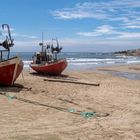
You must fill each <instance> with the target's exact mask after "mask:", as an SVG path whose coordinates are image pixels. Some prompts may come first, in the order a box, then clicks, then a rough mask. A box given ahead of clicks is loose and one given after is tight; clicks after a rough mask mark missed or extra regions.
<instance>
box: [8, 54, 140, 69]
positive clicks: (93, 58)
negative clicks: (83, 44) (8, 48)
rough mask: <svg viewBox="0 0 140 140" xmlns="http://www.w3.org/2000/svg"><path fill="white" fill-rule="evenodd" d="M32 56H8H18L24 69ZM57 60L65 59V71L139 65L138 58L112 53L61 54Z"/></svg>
mask: <svg viewBox="0 0 140 140" xmlns="http://www.w3.org/2000/svg"><path fill="white" fill-rule="evenodd" d="M33 54H34V52H11V54H10V56H14V55H18V56H20V57H21V58H22V60H23V62H24V68H28V67H29V64H30V63H31V62H32V56H33ZM58 58H66V59H67V61H68V67H67V70H93V69H95V68H97V67H102V66H112V65H113V66H115V65H125V64H134V63H140V57H136V56H122V55H115V54H114V53H92V52H62V53H60V54H59V55H58Z"/></svg>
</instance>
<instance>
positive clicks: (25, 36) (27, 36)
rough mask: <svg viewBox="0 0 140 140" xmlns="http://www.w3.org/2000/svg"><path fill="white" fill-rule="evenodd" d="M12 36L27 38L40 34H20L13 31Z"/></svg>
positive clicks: (35, 37)
mask: <svg viewBox="0 0 140 140" xmlns="http://www.w3.org/2000/svg"><path fill="white" fill-rule="evenodd" d="M12 36H13V37H16V38H25V39H37V38H38V36H33V35H26V34H18V33H12Z"/></svg>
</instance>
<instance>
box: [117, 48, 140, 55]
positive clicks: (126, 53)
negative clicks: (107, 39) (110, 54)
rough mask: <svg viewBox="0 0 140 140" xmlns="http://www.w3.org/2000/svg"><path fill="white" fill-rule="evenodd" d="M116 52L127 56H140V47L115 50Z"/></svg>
mask: <svg viewBox="0 0 140 140" xmlns="http://www.w3.org/2000/svg"><path fill="white" fill-rule="evenodd" d="M114 54H122V55H126V56H140V49H135V50H126V51H119V52H115V53H114Z"/></svg>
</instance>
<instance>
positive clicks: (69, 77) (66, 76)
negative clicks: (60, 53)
mask: <svg viewBox="0 0 140 140" xmlns="http://www.w3.org/2000/svg"><path fill="white" fill-rule="evenodd" d="M30 74H31V75H33V76H39V77H43V78H53V79H68V80H77V79H78V78H77V77H73V76H69V75H66V74H61V75H57V76H55V75H48V74H44V73H36V72H31V73H30Z"/></svg>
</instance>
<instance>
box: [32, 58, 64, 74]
mask: <svg viewBox="0 0 140 140" xmlns="http://www.w3.org/2000/svg"><path fill="white" fill-rule="evenodd" d="M30 67H31V68H32V69H33V70H35V71H36V72H38V73H42V74H48V75H61V73H62V72H63V71H64V69H65V68H66V67H67V61H66V59H62V60H58V61H56V62H53V63H50V64H48V63H45V64H44V65H42V64H34V63H32V64H30Z"/></svg>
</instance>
